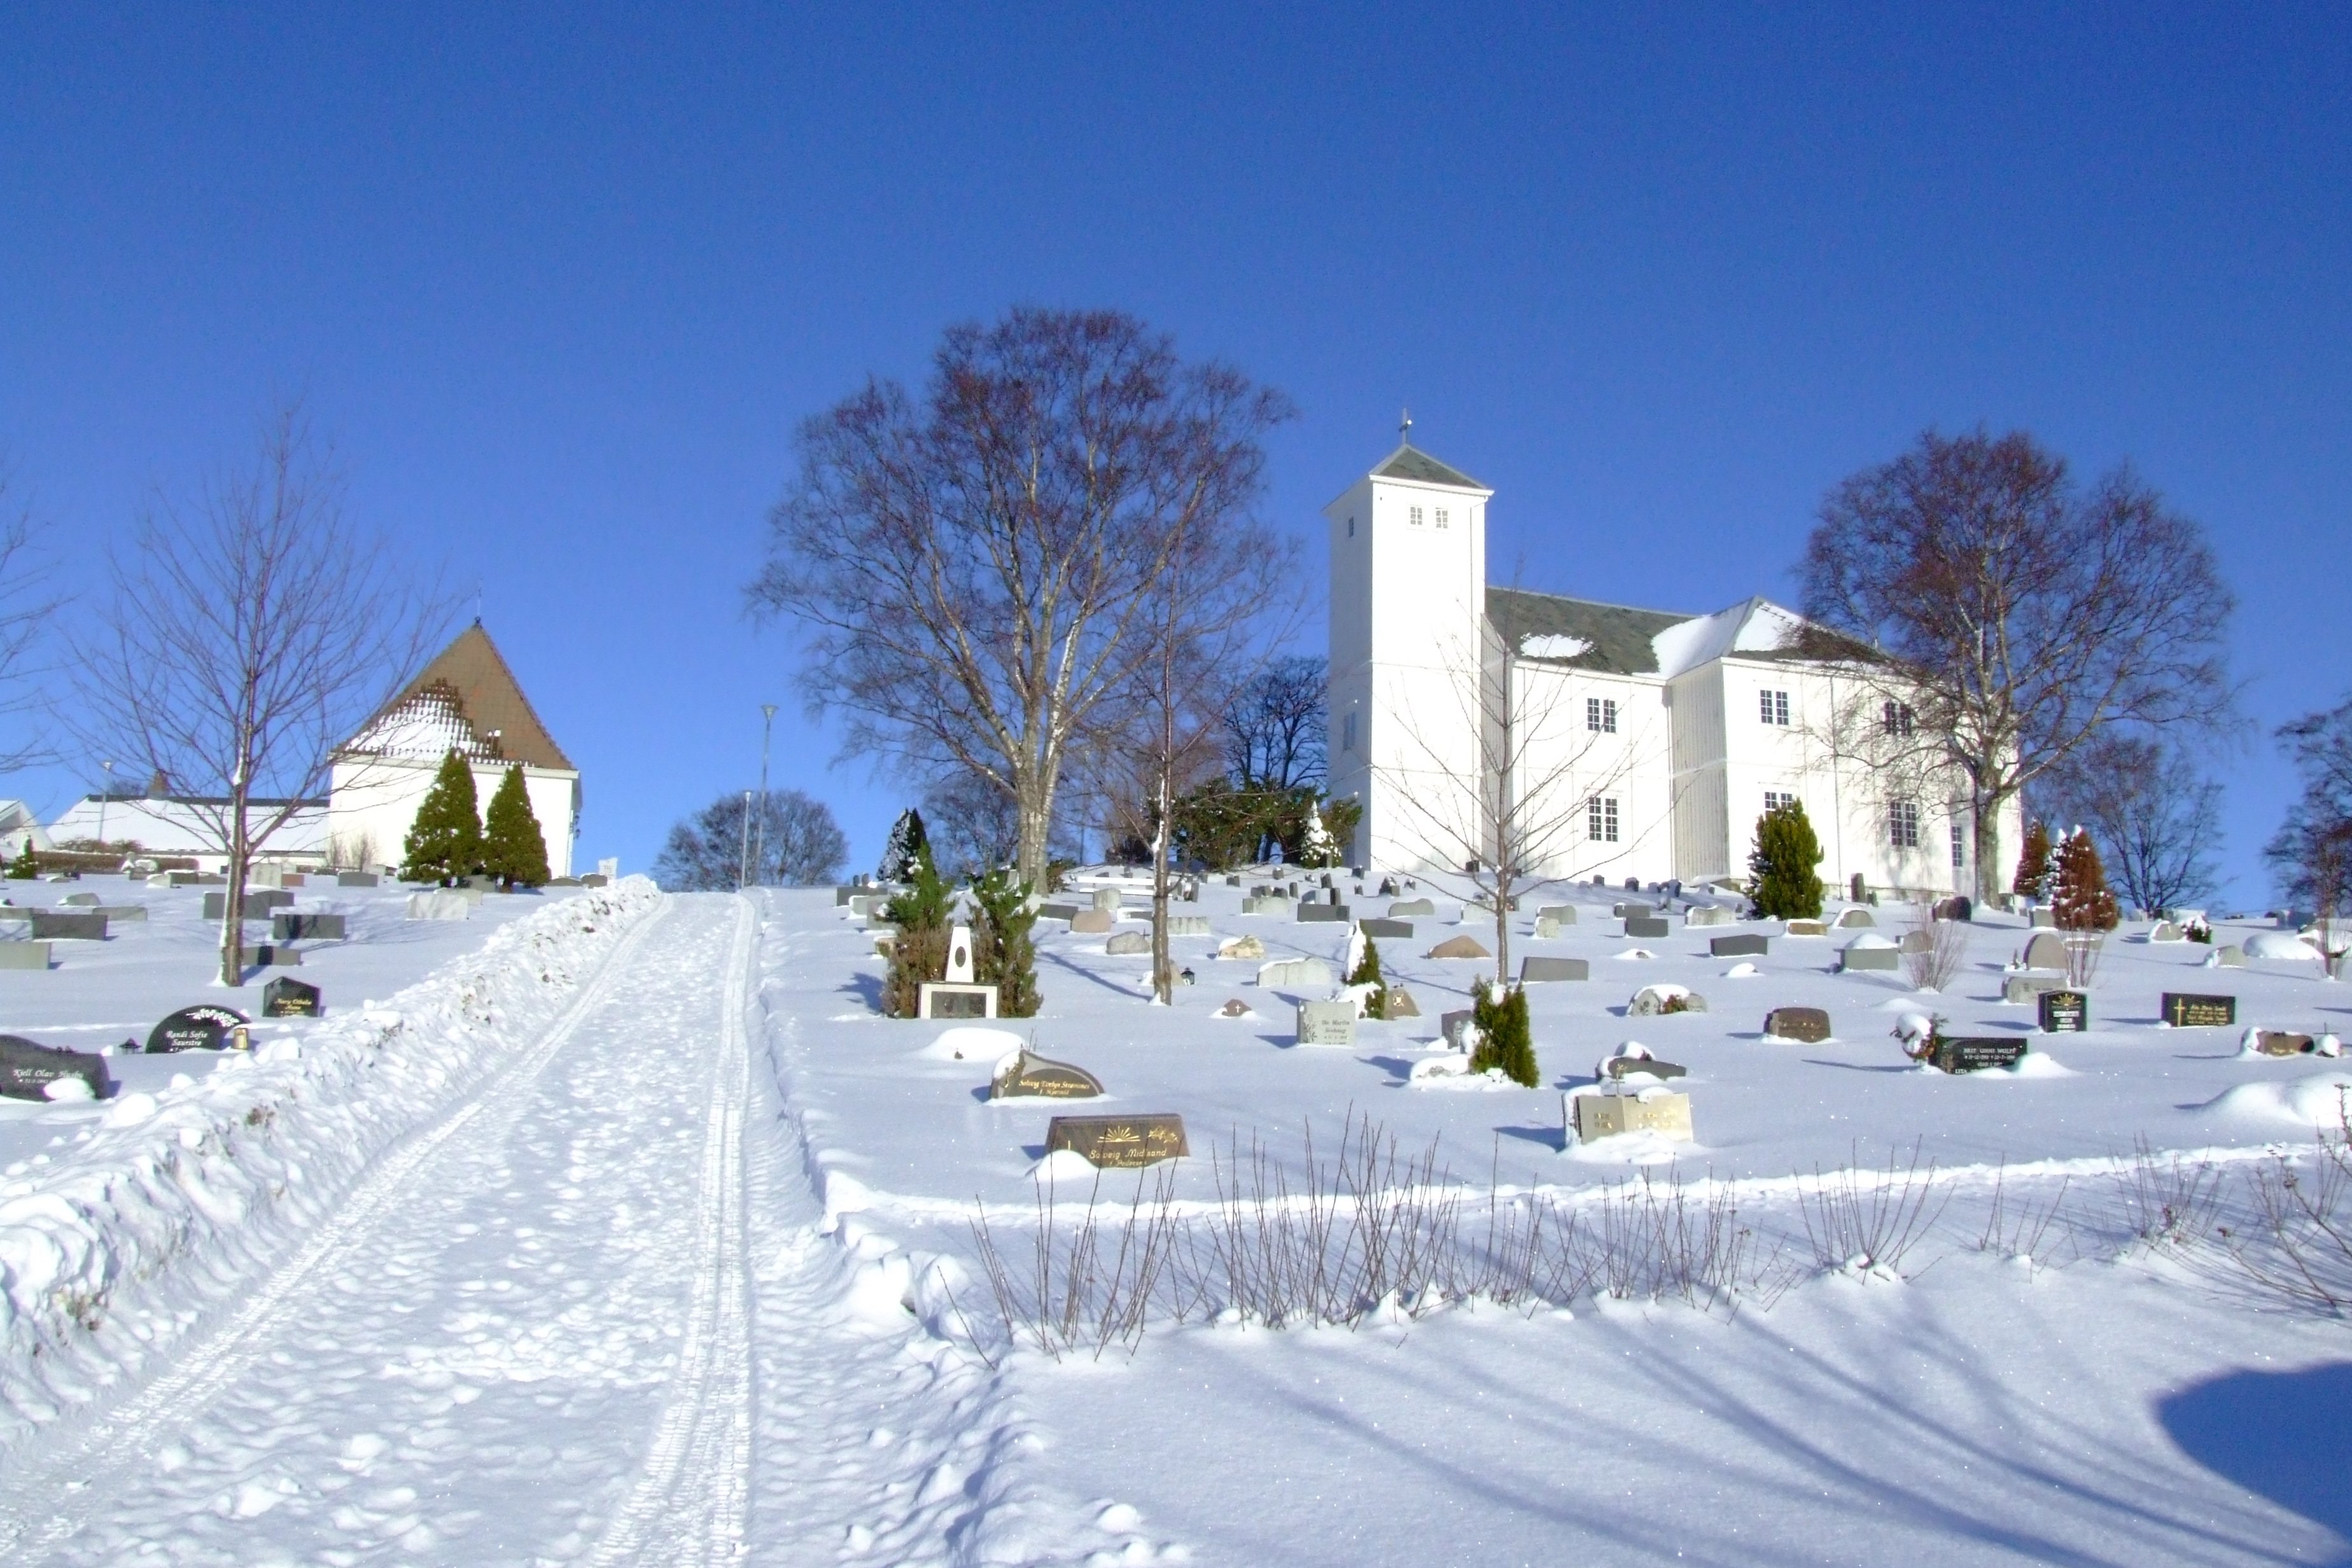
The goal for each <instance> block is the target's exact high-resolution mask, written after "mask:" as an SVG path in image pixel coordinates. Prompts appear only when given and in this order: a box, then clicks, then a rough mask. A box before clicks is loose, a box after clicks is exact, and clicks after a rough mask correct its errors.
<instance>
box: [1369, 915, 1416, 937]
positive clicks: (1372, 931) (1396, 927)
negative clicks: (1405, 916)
mask: <svg viewBox="0 0 2352 1568" xmlns="http://www.w3.org/2000/svg"><path fill="white" fill-rule="evenodd" d="M1356 929H1357V930H1358V931H1362V932H1363V933H1364V934H1365V935H1366V936H1369V937H1390V938H1396V937H1410V936H1412V921H1384V920H1381V919H1379V918H1378V917H1373V918H1370V919H1366V920H1360V921H1357V922H1356Z"/></svg>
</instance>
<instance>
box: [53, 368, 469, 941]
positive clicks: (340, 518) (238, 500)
mask: <svg viewBox="0 0 2352 1568" xmlns="http://www.w3.org/2000/svg"><path fill="white" fill-rule="evenodd" d="M343 491H344V483H343V479H342V476H341V472H340V471H339V470H338V468H336V467H335V466H334V464H333V462H332V460H331V457H330V456H328V455H325V454H321V453H320V452H319V451H318V450H317V449H316V447H314V446H313V444H312V441H311V438H310V425H309V421H308V419H307V418H306V416H304V415H303V413H302V411H301V410H300V408H299V406H289V407H286V408H283V409H280V410H279V411H278V412H277V413H275V414H274V415H272V416H270V417H269V418H268V420H267V421H266V422H265V424H264V427H263V430H262V433H261V437H260V441H259V450H258V452H257V458H256V460H255V461H254V462H253V464H252V465H251V466H250V467H249V468H245V469H243V470H241V471H237V470H229V471H224V472H223V473H222V474H221V475H219V476H218V477H217V478H215V479H213V480H211V481H210V482H208V483H206V484H205V485H204V486H202V487H201V488H200V489H198V490H197V492H196V493H195V495H194V498H193V499H192V500H188V501H187V502H186V503H184V504H174V503H173V502H172V501H171V500H168V499H159V500H158V501H157V502H156V503H155V505H154V507H153V509H152V510H150V511H149V512H148V513H147V515H145V516H144V517H142V519H141V520H140V522H139V526H138V528H137V530H136V531H135V533H134V535H133V537H132V541H131V547H130V549H129V550H127V551H119V552H115V553H114V554H113V555H112V556H111V557H110V561H109V563H108V585H109V589H110V592H109V596H108V601H107V603H106V605H105V606H104V608H103V610H102V612H101V614H100V616H99V617H98V619H97V624H96V626H95V629H93V630H92V631H91V632H89V633H88V634H86V635H83V636H81V637H77V639H76V642H75V663H76V666H77V667H78V679H79V704H78V714H79V717H78V720H77V723H78V726H79V728H80V730H81V731H82V733H81V736H80V739H81V740H82V742H83V743H84V744H85V745H86V746H88V747H89V749H90V750H91V751H92V752H101V753H107V754H111V755H112V756H114V757H116V758H118V759H121V760H122V761H123V762H125V763H134V764H135V765H136V766H137V767H138V768H140V769H141V770H142V771H143V772H146V773H150V774H152V775H153V776H155V777H157V778H160V779H163V780H164V781H166V782H167V783H168V784H169V785H170V788H171V790H172V793H173V795H174V796H175V797H176V798H177V799H178V801H179V802H180V803H181V807H182V809H183V810H184V811H185V812H187V813H188V814H189V819H190V821H191V823H192V825H193V826H194V827H195V828H196V830H197V831H198V832H199V833H200V834H201V835H203V836H204V837H205V838H206V839H207V840H208V845H207V847H208V848H209V849H210V850H211V852H213V853H216V854H219V855H221V856H223V857H225V858H226V860H227V862H228V881H227V889H226V896H225V897H224V898H223V899H222V900H221V901H222V904H223V906H224V908H223V918H222V921H221V938H220V974H221V984H224V985H240V984H244V978H245V976H244V968H243V963H242V959H243V953H244V927H243V923H242V922H243V920H244V914H245V910H244V902H245V878H246V872H247V868H248V867H249V866H250V865H251V864H252V861H253V858H254V857H255V855H256V854H257V852H258V851H259V850H260V849H262V848H263V847H265V846H266V845H268V842H269V839H270V837H272V836H273V835H274V834H276V833H277V832H278V830H279V829H281V828H283V827H284V826H286V824H287V822H288V821H289V820H290V819H291V818H292V817H293V816H294V815H295V813H296V812H297V811H299V809H301V807H302V806H303V805H304V804H305V803H307V802H308V801H310V799H312V798H313V797H315V796H317V795H319V794H320V791H321V790H322V789H323V788H324V787H325V785H326V784H327V783H328V782H329V780H330V778H331V774H332V769H333V764H334V760H335V753H336V751H337V748H338V747H340V746H341V744H342V743H343V742H345V741H347V740H349V739H351V737H352V735H353V734H354V733H355V732H356V731H358V730H359V728H360V727H361V726H362V725H363V724H364V723H365V722H366V721H368V719H369V718H370V717H371V716H373V714H374V713H376V712H377V711H379V710H381V709H382V708H383V705H384V704H385V703H386V702H387V701H389V700H391V699H392V697H393V696H394V694H395V693H397V692H398V691H399V689H401V687H402V686H404V684H406V682H407V681H408V680H409V679H410V678H411V677H413V676H414V675H415V672H416V670H417V669H418V668H420V667H421V666H422V665H423V663H424V660H425V655H426V654H427V652H428V651H429V650H430V648H431V647H432V645H433V643H434V642H435V641H436V634H438V633H439V632H440V631H441V630H442V629H443V628H444V626H445V625H446V605H444V604H442V603H441V602H439V601H438V600H437V598H436V596H435V595H432V594H430V593H429V592H425V591H422V590H420V589H419V588H417V587H415V586H414V585H413V584H411V583H410V582H409V580H408V579H407V578H406V577H405V575H404V574H403V573H401V572H400V571H399V570H398V569H397V567H396V566H395V564H394V562H393V560H392V558H391V556H390V553H389V552H388V550H387V548H386V546H385V545H384V543H383V542H382V541H381V540H379V539H376V538H374V537H372V536H370V535H367V534H365V533H363V532H362V531H361V530H360V529H359V528H358V527H357V526H356V525H355V524H353V523H352V521H351V520H350V519H349V518H347V517H346V516H345V514H344V511H343Z"/></svg>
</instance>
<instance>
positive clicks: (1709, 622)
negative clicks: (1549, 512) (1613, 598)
mask: <svg viewBox="0 0 2352 1568" xmlns="http://www.w3.org/2000/svg"><path fill="white" fill-rule="evenodd" d="M1486 619H1487V620H1488V621H1489V622H1490V623H1492V625H1493V626H1494V627H1495V631H1496V635H1497V636H1499V637H1502V638H1504V640H1505V641H1506V642H1507V644H1508V645H1509V646H1510V647H1512V648H1513V649H1515V650H1516V651H1517V653H1518V654H1519V656H1520V657H1521V658H1530V659H1535V660H1537V661H1538V662H1540V663H1543V664H1549V665H1558V666H1560V667H1562V668H1569V669H1592V670H1601V671H1603V672H1605V673H1608V674H1612V675H1657V676H1664V678H1666V679H1673V678H1675V676H1678V675H1681V674H1684V673H1685V672H1686V671H1689V670H1693V669H1696V668H1698V667H1699V666H1700V665H1703V664H1706V663H1708V662H1709V661H1711V660H1714V659H1718V658H1756V659H1789V660H1799V659H1802V660H1826V659H1850V658H1864V659H1867V658H1874V657H1875V656H1874V655H1873V654H1872V653H1871V651H1870V650H1869V649H1868V648H1865V647H1863V646H1862V645H1861V644H1859V643H1855V642H1853V641H1851V640H1850V639H1848V638H1844V637H1838V636H1836V635H1835V634H1833V633H1830V632H1827V631H1825V630H1823V629H1822V627H1819V626H1814V625H1813V624H1812V623H1811V622H1810V621H1808V620H1806V619H1805V618H1804V617H1803V616H1800V615H1798V614H1797V613H1796V612H1795V611H1794V610H1790V609H1786V608H1784V607H1782V606H1781V605H1776V604H1774V603H1773V602H1772V601H1771V600H1769V599H1766V598H1760V597H1759V598H1753V599H1745V600H1742V601H1741V602H1740V603H1738V604H1737V605H1732V606H1731V607H1730V608H1729V609H1727V610H1718V611H1717V612H1716V613H1715V614H1714V615H1711V616H1685V615H1677V614H1675V613H1674V612H1672V611H1668V610H1637V609H1633V608H1632V607H1630V606H1628V605H1604V604H1601V603H1600V602H1599V601H1597V600H1592V599H1570V598H1563V597H1561V596H1559V595H1555V594H1530V593H1527V592H1525V591H1523V590H1521V589H1517V588H1489V589H1487V590H1486Z"/></svg>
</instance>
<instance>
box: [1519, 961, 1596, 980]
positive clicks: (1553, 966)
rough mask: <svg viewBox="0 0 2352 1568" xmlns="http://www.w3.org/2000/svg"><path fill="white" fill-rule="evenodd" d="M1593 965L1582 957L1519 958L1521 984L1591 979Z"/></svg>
mask: <svg viewBox="0 0 2352 1568" xmlns="http://www.w3.org/2000/svg"><path fill="white" fill-rule="evenodd" d="M1591 978H1592V965H1591V964H1590V963H1587V962H1585V961H1584V960H1583V959H1581V958H1537V957H1528V958H1522V959H1521V960H1519V984H1522V985H1532V984H1540V983H1542V982H1544V981H1548V980H1590V979H1591Z"/></svg>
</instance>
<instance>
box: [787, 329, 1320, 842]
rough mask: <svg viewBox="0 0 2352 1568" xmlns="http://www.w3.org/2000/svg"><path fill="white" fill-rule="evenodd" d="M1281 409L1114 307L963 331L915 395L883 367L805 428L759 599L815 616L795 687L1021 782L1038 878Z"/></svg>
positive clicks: (866, 745) (1280, 402) (965, 763)
mask: <svg viewBox="0 0 2352 1568" xmlns="http://www.w3.org/2000/svg"><path fill="white" fill-rule="evenodd" d="M1288 413H1289V406H1288V404H1287V403H1286V401H1285V400H1284V399H1283V397H1282V396H1281V395H1279V394H1277V393H1275V392H1272V391H1270V390H1267V389H1265V388H1261V387H1258V386H1255V385H1254V384H1252V383H1251V382H1250V381H1249V380H1248V379H1247V378H1246V377H1244V375H1243V374H1241V373H1240V372H1238V371H1236V370H1234V369H1233V368H1232V367H1230V366H1228V365H1225V364H1223V363H1217V362H1213V361H1210V362H1198V363H1185V362H1183V361H1181V360H1180V359H1179V358H1178V357H1177V354H1176V351H1175V347H1174V344H1173V342H1172V341H1171V339H1169V338H1168V337H1166V336H1164V335H1162V334H1160V333H1157V332H1154V331H1150V329H1149V328H1147V327H1146V326H1145V325H1144V324H1143V323H1142V322H1140V321H1137V320H1135V319H1134V318H1133V317H1131V316H1127V315H1124V314H1121V313H1118V312H1116V311H1108V310H1094V311H1057V310H1032V309H1021V310H1013V311H1012V312H1010V313H1009V314H1007V315H1006V316H1005V317H1004V318H1003V320H1002V321H998V322H997V323H996V324H994V325H993V326H989V327H982V326H980V325H977V324H972V325H965V326H959V327H954V328H951V329H950V331H948V332H947V334H946V336H945V339H944V341H943V342H941V344H940V349H939V352H938V354H937V356H936V360H935V365H934V372H933V374H932V377H931V382H930V384H929V387H928V388H927V389H926V392H925V395H924V397H923V400H922V402H921V403H920V405H918V404H917V403H916V402H915V401H914V400H913V399H911V398H910V397H909V396H908V394H907V393H906V392H905V391H904V390H902V389H901V388H900V387H898V386H897V385H896V384H890V383H885V382H874V383H870V384H868V385H867V386H866V389H865V390H864V391H862V392H859V393H857V394H856V395H854V396H852V397H850V398H848V399H846V400H845V401H844V402H843V403H841V404H840V405H837V406H835V408H833V409H831V410H830V411H828V412H826V413H824V414H822V415H819V416H816V417H815V418H813V419H811V420H810V421H808V423H807V424H805V425H804V426H802V429H801V433H800V439H799V447H800V458H801V473H800V478H799V480H798V482H797V483H796V484H795V486H794V487H793V490H792V492H791V493H790V494H789V495H788V496H787V497H786V498H785V500H783V501H782V504H781V505H779V506H778V507H777V508H776V509H775V511H774V513H773V515H772V535H771V540H770V544H769V552H768V561H767V564H766V566H765V568H764V569H763V570H762V571H761V574H760V576H759V578H758V580H757V581H756V582H754V583H753V584H752V585H751V604H752V606H753V608H754V610H755V612H757V613H761V614H784V615H790V616H793V617H794V618H795V619H796V620H797V621H798V623H799V624H800V626H802V628H803V632H804V637H805V650H806V654H807V658H806V659H805V661H804V662H803V666H802V671H801V676H800V684H801V688H802V690H803V693H804V694H805V695H806V696H807V697H808V699H809V700H810V704H811V706H812V708H813V709H814V710H826V709H835V710H839V711H841V712H842V713H843V714H845V716H846V717H847V720H848V724H847V734H846V738H845V745H846V749H847V750H849V751H850V752H867V753H873V754H877V755H882V756H886V757H891V758H895V759H898V761H899V762H901V763H903V764H906V765H908V766H909V767H910V769H911V770H912V771H916V772H919V773H925V774H929V775H936V774H937V773H939V772H940V771H943V770H944V768H945V767H947V766H948V765H950V764H960V765H961V766H962V767H964V768H967V769H969V770H971V772H973V773H979V774H982V776H984V777H986V778H988V779H989V780H991V781H992V782H993V783H994V784H996V785H997V787H999V788H1001V789H1003V791H1004V792H1005V793H1006V794H1008V795H1011V796H1013V799H1014V800H1015V801H1016V802H1017V803H1018V805H1019V808H1020V814H1021V834H1020V852H1019V856H1018V868H1019V871H1020V874H1021V876H1022V877H1023V878H1024V879H1027V880H1028V881H1029V882H1030V883H1031V884H1032V885H1034V886H1040V887H1042V886H1043V885H1044V880H1045V862H1046V843H1047V838H1048V836H1049V834H1050V832H1051V829H1052V825H1053V816H1054V798H1055V790H1056V788H1057V787H1058V785H1059V784H1060V783H1061V779H1062V774H1063V771H1064V768H1065V765H1066V763H1067V761H1068V759H1069V756H1070V752H1071V748H1072V746H1073V743H1074V742H1075V740H1076V737H1078V736H1079V734H1080V733H1081V732H1082V731H1084V730H1085V728H1086V727H1087V725H1088V724H1089V723H1090V722H1092V721H1094V719H1095V717H1096V710H1097V707H1098V706H1099V705H1100V704H1101V703H1103V702H1104V701H1105V700H1107V699H1108V698H1110V697H1111V696H1112V695H1113V694H1114V693H1118V692H1120V691H1123V690H1126V689H1129V688H1130V687H1131V686H1132V683H1133V681H1134V679H1135V671H1136V668H1137V666H1138V664H1139V661H1140V660H1141V659H1142V658H1145V657H1147V655H1148V653H1149V649H1150V645H1151V642H1152V638H1151V636H1150V618H1151V614H1152V607H1153V604H1154V600H1153V595H1154V592H1155V590H1156V589H1157V588H1158V587H1159V585H1160V582H1161V580H1162V578H1163V576H1164V575H1165V574H1167V573H1168V572H1169V571H1171V569H1172V567H1173V565H1174V563H1175V562H1176V560H1177V558H1178V557H1179V555H1180V554H1181V549H1182V547H1183V544H1184V542H1185V541H1186V540H1188V539H1190V538H1192V537H1193V534H1192V530H1193V529H1194V528H1195V526H1196V525H1198V524H1199V523H1201V522H1202V521H1203V520H1206V519H1214V518H1222V517H1229V516H1234V515H1237V514H1239V513H1240V512H1242V511H1243V510H1245V509H1246V507H1247V506H1248V504H1249V502H1250V501H1251V500H1252V499H1253V498H1254V497H1255V495H1256V494H1257V491H1258V489H1259V487H1260V482H1261V473H1262V470H1263V468H1264V465H1265V454H1264V452H1263V451H1262V449H1261V448H1260V447H1259V445H1258V443H1259V439H1260V437H1263V436H1264V435H1265V432H1266V431H1267V430H1268V429H1269V428H1271V427H1272V426H1274V425H1275V424H1276V423H1277V422H1279V421H1280V420H1282V419H1284V418H1286V417H1287V416H1288Z"/></svg>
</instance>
